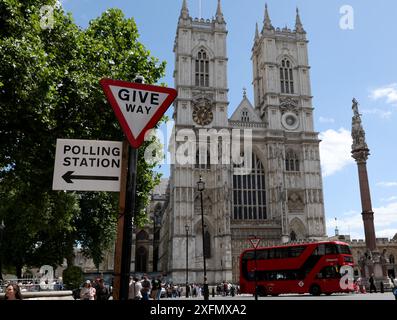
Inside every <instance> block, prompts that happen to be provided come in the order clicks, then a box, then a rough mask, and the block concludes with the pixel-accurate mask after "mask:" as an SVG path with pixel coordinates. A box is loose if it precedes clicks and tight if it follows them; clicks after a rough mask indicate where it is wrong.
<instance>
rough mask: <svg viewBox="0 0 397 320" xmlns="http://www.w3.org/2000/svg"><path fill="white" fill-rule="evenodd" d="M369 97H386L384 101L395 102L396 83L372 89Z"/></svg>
mask: <svg viewBox="0 0 397 320" xmlns="http://www.w3.org/2000/svg"><path fill="white" fill-rule="evenodd" d="M369 97H370V98H371V99H373V100H379V99H382V98H386V103H389V104H397V83H392V84H389V85H387V86H384V87H380V88H377V89H374V90H372V91H371V94H370V96H369Z"/></svg>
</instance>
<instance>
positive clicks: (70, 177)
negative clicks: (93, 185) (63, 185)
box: [62, 171, 119, 183]
mask: <svg viewBox="0 0 397 320" xmlns="http://www.w3.org/2000/svg"><path fill="white" fill-rule="evenodd" d="M73 173H74V171H68V172H66V173H65V174H64V175H63V176H62V178H63V180H65V181H66V182H67V183H73V181H72V180H102V181H118V180H119V177H106V176H78V175H73Z"/></svg>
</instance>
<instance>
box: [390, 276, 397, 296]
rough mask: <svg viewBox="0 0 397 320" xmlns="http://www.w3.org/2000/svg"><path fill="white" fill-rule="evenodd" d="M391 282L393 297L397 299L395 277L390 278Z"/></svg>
mask: <svg viewBox="0 0 397 320" xmlns="http://www.w3.org/2000/svg"><path fill="white" fill-rule="evenodd" d="M391 282H392V283H393V286H394V288H393V290H392V292H393V294H394V298H395V299H396V300H397V279H391Z"/></svg>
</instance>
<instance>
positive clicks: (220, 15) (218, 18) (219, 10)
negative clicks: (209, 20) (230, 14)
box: [215, 0, 225, 23]
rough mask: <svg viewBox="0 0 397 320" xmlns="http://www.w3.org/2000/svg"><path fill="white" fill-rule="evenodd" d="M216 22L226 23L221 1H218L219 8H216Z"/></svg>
mask: <svg viewBox="0 0 397 320" xmlns="http://www.w3.org/2000/svg"><path fill="white" fill-rule="evenodd" d="M215 18H216V21H217V22H218V23H224V22H225V19H224V17H223V13H222V8H221V0H218V7H217V8H216V15H215Z"/></svg>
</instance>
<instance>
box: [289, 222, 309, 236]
mask: <svg viewBox="0 0 397 320" xmlns="http://www.w3.org/2000/svg"><path fill="white" fill-rule="evenodd" d="M289 230H290V236H291V234H292V232H294V233H295V237H296V239H295V240H303V239H306V234H307V232H306V227H305V225H304V223H303V222H302V221H301V220H300V219H299V218H294V219H292V220H291V222H290V223H289Z"/></svg>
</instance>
